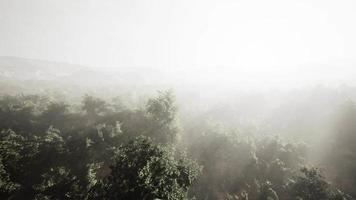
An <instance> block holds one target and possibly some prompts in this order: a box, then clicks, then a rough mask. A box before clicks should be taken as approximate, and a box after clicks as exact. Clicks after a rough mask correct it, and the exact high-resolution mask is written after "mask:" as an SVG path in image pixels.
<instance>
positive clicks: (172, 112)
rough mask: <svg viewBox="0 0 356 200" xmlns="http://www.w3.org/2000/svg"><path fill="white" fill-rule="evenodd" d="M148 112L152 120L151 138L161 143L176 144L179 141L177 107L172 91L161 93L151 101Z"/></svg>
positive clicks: (149, 101) (147, 106)
mask: <svg viewBox="0 0 356 200" xmlns="http://www.w3.org/2000/svg"><path fill="white" fill-rule="evenodd" d="M146 112H147V114H148V115H149V117H150V118H151V120H152V123H151V127H152V129H151V134H150V137H152V138H153V139H155V140H156V141H157V142H159V143H174V142H176V141H177V140H178V138H179V135H178V132H179V126H178V124H177V107H176V105H175V98H174V96H173V93H172V92H171V91H165V92H160V93H159V95H158V97H156V98H152V99H149V100H148V102H147V105H146Z"/></svg>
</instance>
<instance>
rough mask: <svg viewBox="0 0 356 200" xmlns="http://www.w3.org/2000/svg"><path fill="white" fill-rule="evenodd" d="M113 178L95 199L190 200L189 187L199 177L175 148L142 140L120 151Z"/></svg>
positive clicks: (103, 184)
mask: <svg viewBox="0 0 356 200" xmlns="http://www.w3.org/2000/svg"><path fill="white" fill-rule="evenodd" d="M110 168H111V175H110V176H108V177H107V178H106V179H104V180H103V181H101V182H100V183H98V184H99V186H98V185H97V188H95V190H94V191H92V194H91V198H93V199H95V197H96V196H99V195H98V194H103V195H102V198H103V199H110V200H114V199H154V198H159V199H167V200H179V199H186V195H187V191H188V188H189V186H190V185H191V184H192V182H193V181H194V180H195V178H196V177H197V175H198V173H199V167H198V165H197V164H196V163H194V162H193V161H191V160H189V159H187V158H185V157H181V156H180V157H179V158H175V155H174V153H173V151H172V149H171V148H169V147H165V146H161V145H154V144H153V143H152V141H151V140H150V139H148V138H145V137H138V138H136V139H135V140H133V141H130V142H129V143H128V144H126V145H123V146H121V147H119V148H118V149H117V151H116V154H115V158H114V164H113V165H111V166H110Z"/></svg>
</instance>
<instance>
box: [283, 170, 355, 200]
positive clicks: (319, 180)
mask: <svg viewBox="0 0 356 200" xmlns="http://www.w3.org/2000/svg"><path fill="white" fill-rule="evenodd" d="M301 172H302V175H301V176H299V177H297V178H296V180H295V182H294V183H292V184H291V189H290V194H291V196H292V197H293V198H294V199H303V200H337V199H343V200H348V199H351V197H350V196H348V195H346V194H343V193H342V192H340V191H339V190H336V189H333V188H332V187H331V186H330V184H329V183H328V182H326V181H325V179H324V177H323V176H322V175H321V173H320V171H319V170H318V169H316V168H310V169H308V168H302V169H301Z"/></svg>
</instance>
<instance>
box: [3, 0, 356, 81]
mask: <svg viewBox="0 0 356 200" xmlns="http://www.w3.org/2000/svg"><path fill="white" fill-rule="evenodd" d="M0 55H3V56H18V57H26V58H35V59H45V60H50V61H62V62H69V63H74V64H82V65H89V66H97V67H105V68H115V69H120V68H124V67H136V68H148V69H152V68H153V69H157V70H168V71H169V70H173V71H181V72H183V74H184V73H187V72H188V70H192V71H193V72H194V73H196V74H199V73H208V74H209V73H210V74H211V75H212V76H213V77H215V78H216V77H218V78H217V79H224V78H225V77H224V76H225V75H226V76H228V75H230V78H233V79H235V78H236V79H246V80H256V79H259V80H262V82H263V81H265V82H266V81H275V80H277V81H279V82H283V81H286V80H287V79H288V80H290V79H298V80H299V81H311V80H314V79H315V80H321V81H323V80H333V81H334V80H338V81H344V80H348V79H350V80H351V79H354V78H356V73H355V72H356V68H355V70H354V69H353V68H354V67H356V65H355V64H356V1H354V0H348V1H346V0H338V1H336V0H334V1H331V0H318V1H317V0H305V1H302V0H279V1H276V0H268V1H267V0H259V1H257V0H215V1H212V0H201V1H199V0H154V1H153V0H152V1H151V0H0ZM220 72H221V73H220ZM219 73H220V76H219ZM203 78H204V77H203Z"/></svg>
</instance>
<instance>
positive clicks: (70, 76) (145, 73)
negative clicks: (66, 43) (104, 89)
mask: <svg viewBox="0 0 356 200" xmlns="http://www.w3.org/2000/svg"><path fill="white" fill-rule="evenodd" d="M159 77H161V78H159ZM0 79H2V80H15V81H49V82H52V81H55V82H57V83H65V84H66V85H68V84H73V85H80V86H98V85H128V84H129V85H130V84H153V82H152V81H150V80H155V83H159V81H157V80H162V76H161V75H160V74H159V73H158V72H157V71H154V70H148V69H147V70H143V69H137V68H125V69H118V70H110V71H105V70H100V69H97V68H96V69H94V68H91V67H86V66H80V65H73V64H68V63H60V62H50V61H44V60H35V59H26V58H18V57H3V56H0Z"/></svg>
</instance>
